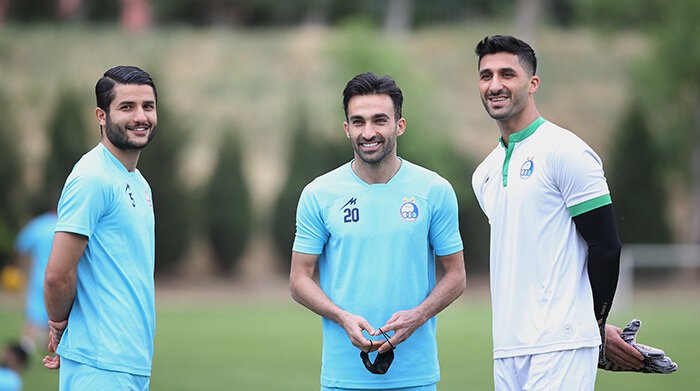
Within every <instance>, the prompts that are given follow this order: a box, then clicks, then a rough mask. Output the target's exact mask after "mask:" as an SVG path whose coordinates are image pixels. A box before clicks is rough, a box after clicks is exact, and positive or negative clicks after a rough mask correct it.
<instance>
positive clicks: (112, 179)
mask: <svg viewBox="0 0 700 391" xmlns="http://www.w3.org/2000/svg"><path fill="white" fill-rule="evenodd" d="M152 199H153V198H152V196H151V189H150V187H149V186H148V183H147V182H146V180H145V179H144V178H143V176H142V175H141V173H140V172H139V171H138V170H136V171H134V172H129V171H128V170H127V169H126V168H125V167H124V165H123V164H122V163H121V162H120V161H119V160H117V158H116V157H115V156H114V155H112V153H111V152H109V150H108V149H107V148H106V147H105V146H104V145H103V144H98V145H97V146H96V147H95V148H93V149H92V150H91V151H90V152H88V153H86V154H85V155H84V156H83V157H82V158H81V159H80V160H79V161H78V163H76V165H75V167H74V168H73V171H72V172H71V174H70V175H69V176H68V179H67V180H66V184H65V186H64V188H63V193H62V194H61V199H60V200H59V203H58V223H57V224H56V232H59V231H63V232H72V233H76V234H80V235H84V236H87V238H88V244H87V248H86V249H85V252H84V253H83V255H82V257H81V258H80V261H79V263H78V285H77V291H76V295H75V301H74V303H73V308H72V310H71V312H70V316H69V318H68V327H67V328H66V331H65V333H64V334H63V337H62V339H61V343H60V344H59V347H58V351H57V352H58V354H60V355H61V356H64V357H66V358H68V359H70V360H73V361H77V362H80V363H83V364H86V365H90V366H93V367H96V368H101V369H106V370H113V371H120V372H127V373H131V374H134V375H141V376H150V373H151V361H152V358H153V337H154V334H155V294H154V281H153V271H154V262H155V247H154V245H155V232H154V228H155V223H154V216H153V201H152Z"/></svg>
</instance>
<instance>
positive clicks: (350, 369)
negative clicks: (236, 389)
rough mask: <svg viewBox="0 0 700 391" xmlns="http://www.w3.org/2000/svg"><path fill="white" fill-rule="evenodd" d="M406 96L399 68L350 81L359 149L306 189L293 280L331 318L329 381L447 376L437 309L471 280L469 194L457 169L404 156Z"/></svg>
mask: <svg viewBox="0 0 700 391" xmlns="http://www.w3.org/2000/svg"><path fill="white" fill-rule="evenodd" d="M402 103H403V95H402V93H401V90H400V89H399V87H398V86H397V85H396V83H395V82H394V80H392V79H391V78H389V77H387V76H383V77H378V76H377V75H375V74H373V73H363V74H360V75H357V76H355V77H354V78H353V79H352V80H350V81H349V82H348V83H347V85H346V87H345V90H344V91H343V107H344V109H345V116H346V117H345V122H344V124H343V127H344V130H345V135H346V136H347V137H348V139H350V144H351V145H352V148H353V151H354V159H353V160H352V161H350V162H349V163H346V164H344V165H342V166H341V167H339V168H337V169H335V170H333V171H331V172H329V173H327V174H325V175H322V176H320V177H318V178H316V179H315V180H314V181H313V182H311V183H310V184H309V185H307V186H306V188H305V189H304V191H303V192H302V194H301V197H300V200H299V206H298V209H297V221H296V227H297V231H296V237H295V240H294V246H293V253H292V266H291V273H290V290H291V294H292V297H293V298H294V299H295V300H296V301H298V302H299V303H301V304H302V305H304V306H305V307H307V308H309V309H310V310H311V311H313V312H315V313H317V314H319V315H321V316H322V317H323V357H322V369H321V390H350V389H353V390H358V389H363V390H369V389H371V390H384V389H392V390H412V391H414V390H415V391H418V390H421V391H423V390H425V391H427V390H435V389H436V384H437V382H438V380H439V379H440V372H439V366H438V359H437V343H436V340H435V333H436V319H435V315H436V314H438V313H439V312H440V311H441V310H443V309H444V308H445V307H447V306H448V305H449V304H450V303H452V302H453V301H454V300H455V299H456V298H457V297H458V296H459V295H460V294H461V293H462V292H463V291H464V288H465V285H466V280H465V269H464V259H463V255H462V240H461V238H460V235H459V227H458V222H457V199H456V196H455V193H454V190H453V189H452V186H451V185H450V184H449V183H448V182H447V181H446V180H445V179H443V178H442V177H440V176H439V175H437V174H436V173H434V172H432V171H429V170H427V169H425V168H422V167H419V166H417V165H415V164H412V163H411V162H408V161H406V160H404V159H401V158H399V157H398V156H397V151H396V145H397V138H398V137H399V136H401V135H402V134H403V133H404V131H405V129H406V120H405V119H404V118H403V117H402V116H401V105H402ZM436 259H437V260H438V261H439V262H440V263H441V264H442V267H443V270H444V274H443V275H442V277H441V278H440V279H439V281H437V283H436V276H435V266H436V265H435V260H436ZM317 265H318V267H319V280H320V284H319V283H317V282H316V281H315V280H314V272H315V270H316V266H317ZM375 351H376V352H377V353H374V352H375ZM370 352H372V354H371V355H369V353H370ZM375 354H376V356H375Z"/></svg>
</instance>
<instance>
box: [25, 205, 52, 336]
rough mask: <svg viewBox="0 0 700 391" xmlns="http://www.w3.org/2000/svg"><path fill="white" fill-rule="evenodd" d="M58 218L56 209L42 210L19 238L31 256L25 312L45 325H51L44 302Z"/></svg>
mask: <svg viewBox="0 0 700 391" xmlns="http://www.w3.org/2000/svg"><path fill="white" fill-rule="evenodd" d="M56 219H57V216H56V213H51V212H47V213H44V214H41V215H39V216H37V217H35V218H33V219H32V220H31V221H30V222H29V223H27V225H25V226H24V228H22V230H21V231H20V233H19V235H17V239H15V248H16V249H17V251H18V252H19V253H21V254H25V255H28V256H30V257H31V268H30V272H29V279H28V281H27V303H26V305H25V315H26V318H27V320H28V321H29V322H31V323H32V324H34V325H37V326H41V327H48V326H47V325H48V321H49V315H48V314H47V313H46V306H45V304H44V274H45V272H46V264H47V263H48V262H49V254H50V253H51V246H52V244H53V236H54V228H56Z"/></svg>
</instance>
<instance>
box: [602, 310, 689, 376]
mask: <svg viewBox="0 0 700 391" xmlns="http://www.w3.org/2000/svg"><path fill="white" fill-rule="evenodd" d="M641 326H642V322H641V321H640V320H638V319H632V320H631V321H630V322H629V323H627V326H626V327H625V329H624V330H622V334H620V337H621V338H622V339H623V340H624V341H625V342H626V343H628V344H629V345H631V346H632V347H634V348H635V349H637V351H638V352H639V353H641V354H642V355H643V356H644V366H643V367H642V368H640V369H624V368H622V367H620V366H619V365H616V364H614V363H613V362H612V361H609V360H608V359H606V358H605V346H604V344H602V345H601V354H600V355H599V359H598V368H601V369H605V370H607V371H614V372H621V371H632V372H642V373H662V374H668V373H673V372H675V371H676V370H677V369H678V365H676V363H675V362H673V361H672V360H671V358H669V357H668V356H666V353H665V352H664V351H663V350H661V349H657V348H655V347H652V346H648V345H643V344H640V343H637V331H639V328H640V327H641ZM603 327H604V325H603ZM602 335H603V338H604V337H605V334H604V331H603V334H602Z"/></svg>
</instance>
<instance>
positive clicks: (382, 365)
mask: <svg viewBox="0 0 700 391" xmlns="http://www.w3.org/2000/svg"><path fill="white" fill-rule="evenodd" d="M379 331H380V332H381V333H382V335H383V336H384V339H386V341H387V342H388V343H389V346H391V349H389V350H387V351H386V352H384V353H380V354H377V357H376V358H375V359H374V362H372V360H370V358H369V352H365V351H361V352H360V358H361V359H362V363H363V364H364V365H365V368H367V370H368V371H370V372H371V373H374V374H375V375H383V374H385V373H386V372H387V371H388V370H389V367H390V366H391V363H392V362H393V361H394V349H395V348H394V345H392V344H391V342H389V336H388V335H387V334H386V333H385V332H384V331H382V329H379ZM369 350H370V351H371V350H372V341H371V340H370V348H369Z"/></svg>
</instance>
